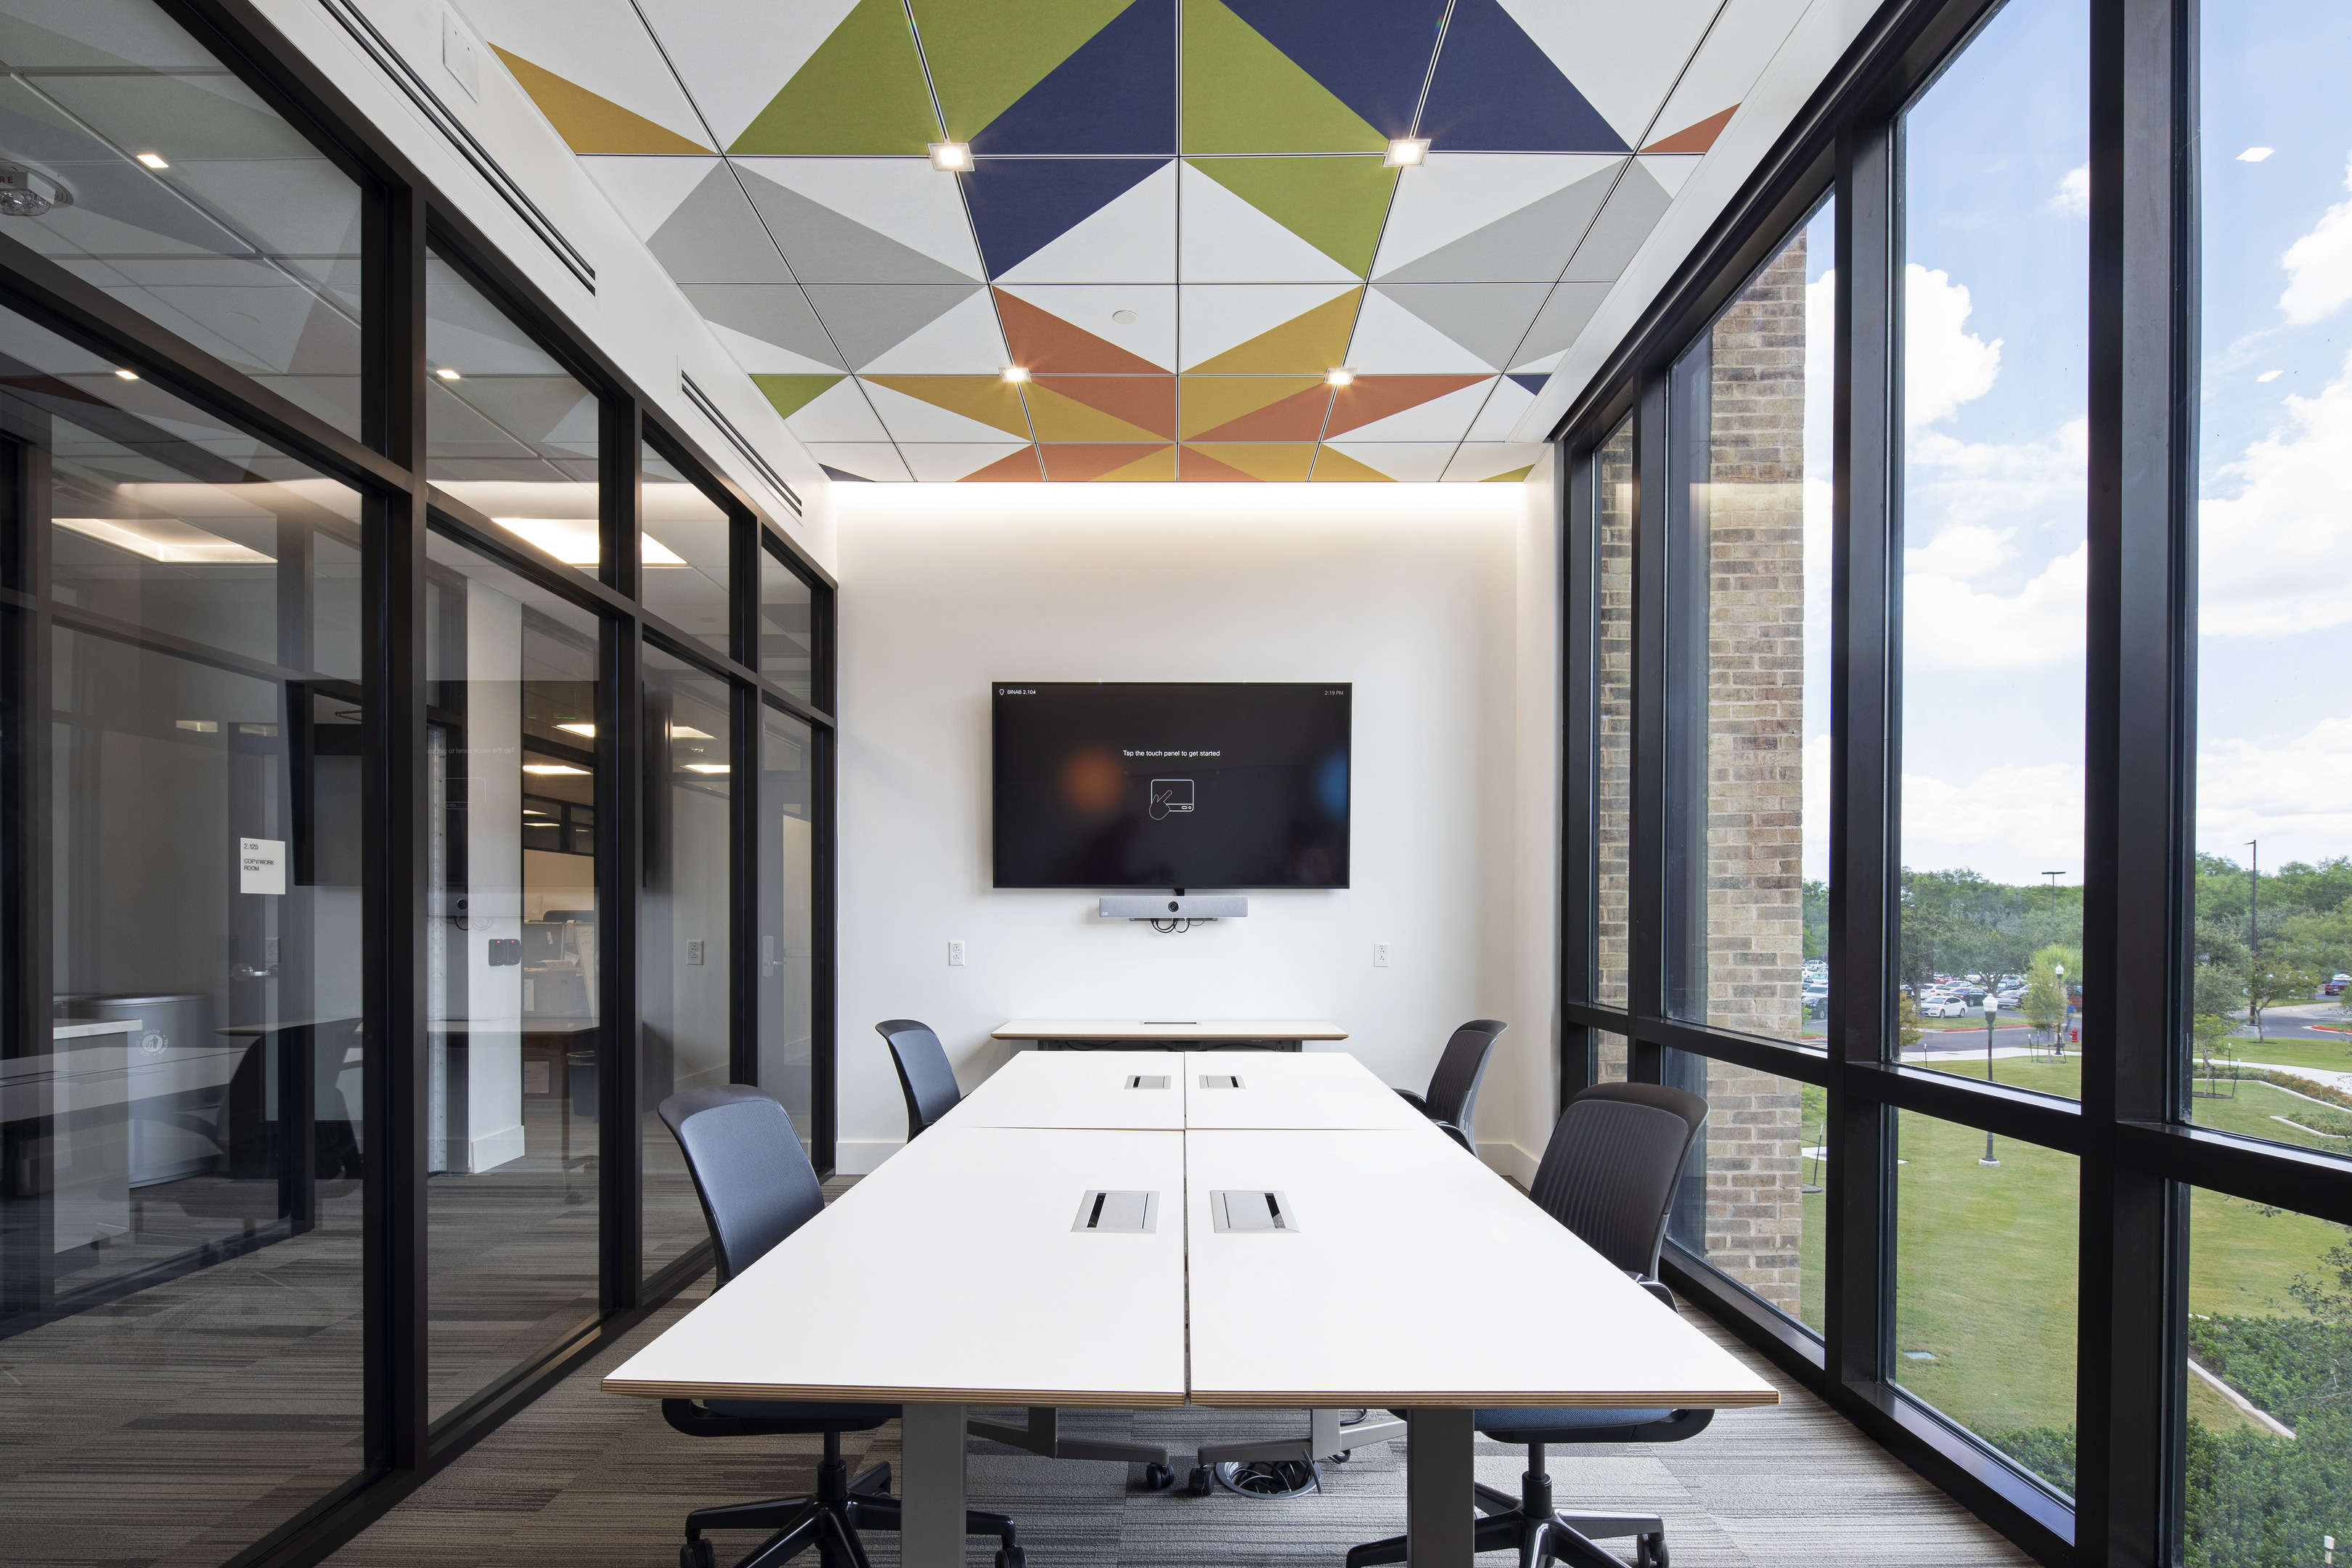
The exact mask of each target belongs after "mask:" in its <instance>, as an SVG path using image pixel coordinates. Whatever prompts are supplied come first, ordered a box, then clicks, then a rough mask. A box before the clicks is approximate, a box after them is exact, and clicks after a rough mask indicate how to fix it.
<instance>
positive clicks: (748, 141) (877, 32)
mask: <svg viewBox="0 0 2352 1568" xmlns="http://www.w3.org/2000/svg"><path fill="white" fill-rule="evenodd" d="M766 25H767V26H773V25H774V24H773V23H772V22H771V23H768V24H766ZM939 139H940V121H939V116H938V114H937V113H936V112H935V111H934V110H933V109H932V106H931V91H930V85H929V82H928V81H926V80H925V79H924V76H923V66H922V61H921V59H920V58H919V57H918V56H917V54H916V52H915V35H914V32H913V30H912V29H911V28H909V27H908V26H907V11H906V6H905V5H904V4H903V0H857V4H856V5H855V6H853V7H851V9H850V12H849V15H848V16H845V17H844V18H843V19H842V21H841V24H840V25H839V26H836V27H835V28H834V29H833V31H832V32H831V33H830V34H828V35H827V36H826V37H825V40H824V43H822V44H819V45H818V46H817V47H816V50H815V52H814V53H813V54H811V55H810V56H809V57H808V59H807V60H806V62H805V63H803V65H802V66H801V68H800V69H798V70H796V71H794V72H793V79H791V80H790V81H788V82H786V83H784V85H783V88H782V90H781V91H779V92H778V93H777V94H776V96H775V97H774V98H773V99H772V100H770V102H769V104H768V106H767V107H766V108H765V109H763V110H760V113H759V116H758V118H756V119H754V120H753V121H751V124H749V125H747V126H745V127H744V128H743V133H742V134H741V135H740V136H738V137H736V138H735V140H734V141H733V142H730V143H729V144H728V148H727V151H729V152H730V153H812V154H828V153H829V154H832V155H834V156H836V157H856V156H860V155H871V154H878V153H905V154H913V155H916V156H921V155H923V153H924V150H925V148H926V146H927V145H928V144H929V143H930V142H936V141H938V140H939Z"/></svg>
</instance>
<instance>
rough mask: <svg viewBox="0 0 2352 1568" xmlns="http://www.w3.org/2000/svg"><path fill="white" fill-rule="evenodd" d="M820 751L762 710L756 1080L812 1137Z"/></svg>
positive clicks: (793, 723)
mask: <svg viewBox="0 0 2352 1568" xmlns="http://www.w3.org/2000/svg"><path fill="white" fill-rule="evenodd" d="M815 780H816V755H815V752H814V749H813V747H812V742H811V735H810V731H809V727H808V726H807V725H806V724H803V723H802V722H801V721H799V720H798V719H795V718H793V716H792V715H790V714H788V713H783V712H780V711H779V710H776V709H773V708H769V707H766V706H762V707H761V710H760V846H759V857H760V858H759V861H758V870H757V872H756V873H755V875H754V877H753V879H752V882H753V896H754V897H756V898H757V899H758V900H759V905H760V914H759V921H760V953H759V964H760V1036H759V1071H760V1085H761V1088H763V1089H766V1090H767V1091H768V1092H769V1093H771V1094H772V1095H774V1096H775V1097H776V1098H777V1099H778V1100H782V1101H783V1102H784V1109H785V1110H789V1111H791V1112H792V1113H793V1126H795V1127H797V1128H798V1129H800V1134H801V1143H802V1145H803V1147H804V1148H807V1149H808V1150H809V1151H810V1153H811V1157H812V1158H814V1153H815V1139H816V1079H815V1074H816V1053H815V1038H816V958H817V954H816V836H815V835H816V824H815V821H814V818H815V816H816V806H815V796H814V790H815Z"/></svg>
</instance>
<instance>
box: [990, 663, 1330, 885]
mask: <svg viewBox="0 0 2352 1568" xmlns="http://www.w3.org/2000/svg"><path fill="white" fill-rule="evenodd" d="M1352 692H1353V687H1351V686H1350V685H1349V684H1348V683H1347V682H1345V681H1317V682H1289V683H1285V682H1267V683H1263V684H1262V683H1259V682H1255V681H1250V682H1240V681H1235V682H1230V683H1217V682H1182V683H1179V682H1168V683H1155V682H1137V683H1133V684H1097V683H1084V682H1076V681H1047V680H1000V681H997V682H996V683H995V684H994V685H993V687H992V693H993V697H992V701H993V706H994V717H995V726H994V727H995V738H996V763H995V781H996V813H995V817H996V834H995V839H996V885H997V886H998V887H1000V888H1170V889H1173V888H1183V889H1187V890H1191V889H1210V888H1216V889H1223V888H1344V887H1346V886H1347V885H1348V784H1349V781H1348V729H1349V706H1350V703H1351V701H1352V696H1351V693H1352Z"/></svg>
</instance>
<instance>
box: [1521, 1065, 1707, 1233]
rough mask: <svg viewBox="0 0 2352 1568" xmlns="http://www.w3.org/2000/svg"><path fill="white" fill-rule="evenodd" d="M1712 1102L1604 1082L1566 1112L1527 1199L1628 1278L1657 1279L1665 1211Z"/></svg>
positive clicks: (1684, 1092)
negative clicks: (1566, 1227)
mask: <svg viewBox="0 0 2352 1568" xmlns="http://www.w3.org/2000/svg"><path fill="white" fill-rule="evenodd" d="M1705 1121H1706V1100H1701V1099H1700V1098H1699V1097H1698V1096H1697V1095H1695V1094H1693V1093H1691V1092H1690V1091H1689V1090H1688V1089H1669V1088H1667V1087H1666V1086H1665V1085H1664V1084H1655V1083H1601V1084H1595V1085H1593V1086H1592V1087H1591V1089H1584V1090H1582V1091H1581V1092H1580V1093H1579V1094H1578V1095H1577V1096H1576V1097H1575V1098H1574V1099H1572V1100H1570V1101H1569V1102H1568V1109H1567V1110H1565V1111H1562V1112H1561V1113H1560V1118H1559V1125H1558V1126H1556V1127H1554V1128H1553V1129H1552V1133H1551V1142H1549V1144H1547V1145H1545V1147H1544V1153H1543V1161H1542V1163H1540V1164H1538V1166H1537V1167H1536V1179H1535V1183H1534V1184H1533V1185H1532V1186H1530V1187H1529V1188H1528V1196H1529V1197H1531V1198H1533V1199H1535V1201H1536V1202H1537V1203H1538V1204H1540V1205H1542V1206H1543V1209H1544V1212H1545V1213H1547V1214H1549V1215H1551V1216H1552V1218H1554V1219H1556V1220H1558V1221H1559V1223H1560V1224H1562V1225H1564V1226H1568V1228H1569V1229H1570V1230H1572V1231H1574V1232H1575V1233H1576V1234H1577V1236H1578V1237H1579V1238H1580V1239H1581V1240H1582V1241H1583V1242H1584V1243H1585V1245H1587V1246H1588V1247H1591V1248H1592V1249H1593V1250H1594V1251H1595V1252H1598V1253H1600V1254H1601V1257H1603V1258H1607V1259H1609V1261H1610V1262H1612V1263H1613V1264H1615V1265H1616V1266H1617V1267H1618V1268H1622V1269H1624V1270H1625V1271H1626V1272H1627V1273H1629V1274H1639V1275H1641V1276H1642V1277H1643V1279H1656V1278H1657V1274H1658V1249H1659V1247H1661V1246H1662V1245H1664V1241H1665V1236H1666V1210H1667V1207H1668V1205H1670V1204H1671V1203H1672V1202H1673V1201H1674V1194H1675V1177H1676V1176H1678V1175H1680V1174H1681V1173H1682V1168H1683V1161H1684V1159H1685V1157H1686V1156H1687V1155H1688V1154H1689V1153H1690V1146H1691V1141H1692V1140H1693V1139H1695V1138H1696V1137H1697V1136H1698V1130H1699V1127H1700V1125H1701V1124H1702V1123H1703V1122H1705Z"/></svg>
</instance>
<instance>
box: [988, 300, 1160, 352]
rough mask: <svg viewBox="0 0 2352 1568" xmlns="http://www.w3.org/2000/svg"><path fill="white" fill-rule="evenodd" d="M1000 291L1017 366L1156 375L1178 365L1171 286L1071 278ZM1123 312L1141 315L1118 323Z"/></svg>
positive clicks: (1000, 308)
mask: <svg viewBox="0 0 2352 1568" xmlns="http://www.w3.org/2000/svg"><path fill="white" fill-rule="evenodd" d="M994 292H995V296H996V309H997V313H998V314H999V316H1001V317H1002V318H1003V321H1004V340H1005V342H1006V343H1007V344H1008V345H1009V346H1010V347H1011V349H1012V352H1013V362H1012V363H1014V364H1017V365H1022V366H1024V367H1025V368H1026V369H1028V371H1029V372H1030V373H1031V374H1040V373H1047V374H1060V375H1156V374H1163V373H1165V372H1167V371H1170V370H1172V369H1174V368H1175V365H1174V363H1173V362H1174V360H1175V358H1176V290H1175V289H1171V288H1166V287H1151V286H1146V285H1139V284H1138V285H1118V286H1108V285H1097V284H1086V283H1065V284H1043V285H1031V286H1029V287H1025V288H1020V289H1013V288H1000V289H996V290H994ZM1122 312H1125V313H1129V314H1132V315H1133V316H1134V317H1135V320H1134V321H1124V322H1123V321H1118V320H1117V319H1116V318H1117V317H1118V315H1119V314H1121V313H1122ZM1081 321H1084V322H1087V323H1088V325H1089V326H1091V327H1092V328H1093V329H1094V330H1093V331H1088V330H1087V327H1086V326H1080V325H1078V323H1079V322H1081Z"/></svg>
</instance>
